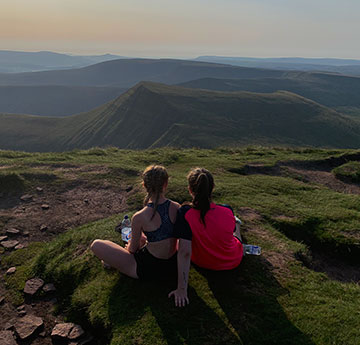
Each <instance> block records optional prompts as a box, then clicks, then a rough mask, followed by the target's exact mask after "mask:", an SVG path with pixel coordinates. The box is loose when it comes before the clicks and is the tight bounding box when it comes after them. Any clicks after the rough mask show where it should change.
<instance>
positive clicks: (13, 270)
mask: <svg viewBox="0 0 360 345" xmlns="http://www.w3.org/2000/svg"><path fill="white" fill-rule="evenodd" d="M15 272H16V267H10V268H9V269H8V270H7V271H6V274H8V275H9V274H14V273H15Z"/></svg>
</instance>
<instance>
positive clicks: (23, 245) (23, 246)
mask: <svg viewBox="0 0 360 345" xmlns="http://www.w3.org/2000/svg"><path fill="white" fill-rule="evenodd" d="M25 247H26V245H25V244H22V243H19V244H18V245H17V246H15V250H18V249H23V248H25Z"/></svg>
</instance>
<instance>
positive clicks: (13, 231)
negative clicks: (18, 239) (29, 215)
mask: <svg viewBox="0 0 360 345" xmlns="http://www.w3.org/2000/svg"><path fill="white" fill-rule="evenodd" d="M6 233H7V234H8V235H19V234H20V230H18V229H15V228H11V229H8V230H6Z"/></svg>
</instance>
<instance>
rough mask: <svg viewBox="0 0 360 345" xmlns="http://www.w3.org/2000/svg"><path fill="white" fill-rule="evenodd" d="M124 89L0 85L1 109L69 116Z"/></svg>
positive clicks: (9, 111)
mask: <svg viewBox="0 0 360 345" xmlns="http://www.w3.org/2000/svg"><path fill="white" fill-rule="evenodd" d="M125 91H126V89H124V88H117V87H90V86H83V87H75V86H74V87H72V86H0V113H14V114H32V115H43V116H69V115H73V114H78V113H82V112H85V111H89V110H91V109H93V108H95V107H98V106H100V105H102V104H104V103H106V102H109V101H111V100H113V99H114V98H116V97H118V96H119V95H120V94H122V93H123V92H125Z"/></svg>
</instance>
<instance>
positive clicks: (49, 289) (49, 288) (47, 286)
mask: <svg viewBox="0 0 360 345" xmlns="http://www.w3.org/2000/svg"><path fill="white" fill-rule="evenodd" d="M43 291H44V292H55V291H56V287H55V285H54V284H52V283H48V284H45V285H44V287H43Z"/></svg>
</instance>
